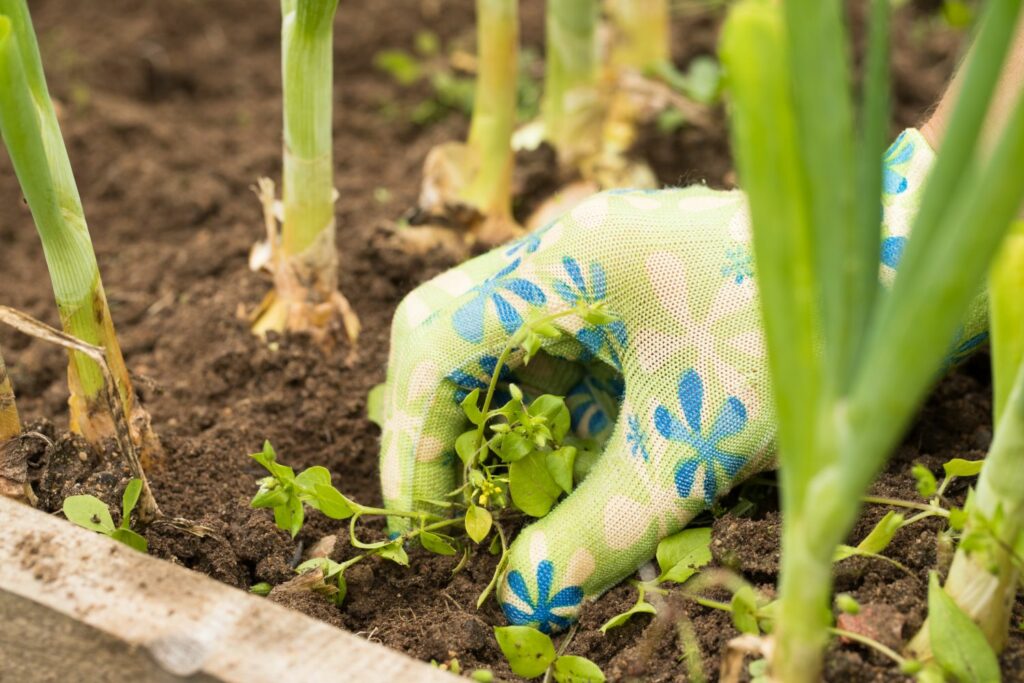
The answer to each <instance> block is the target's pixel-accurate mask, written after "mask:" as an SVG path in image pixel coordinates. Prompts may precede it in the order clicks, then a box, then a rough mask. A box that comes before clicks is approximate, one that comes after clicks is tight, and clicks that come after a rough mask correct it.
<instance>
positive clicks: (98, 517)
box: [63, 495, 115, 536]
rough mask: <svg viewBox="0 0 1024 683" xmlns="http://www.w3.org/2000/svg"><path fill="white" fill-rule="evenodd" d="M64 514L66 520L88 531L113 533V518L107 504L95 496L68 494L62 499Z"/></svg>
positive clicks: (108, 534)
mask: <svg viewBox="0 0 1024 683" xmlns="http://www.w3.org/2000/svg"><path fill="white" fill-rule="evenodd" d="M63 510H64V516H65V517H67V518H68V521H70V522H74V523H75V524H77V525H78V526H80V527H84V528H86V529H89V530H90V531H98V532H99V533H101V534H106V535H107V536H110V535H111V534H113V533H114V528H115V527H114V520H113V519H112V518H111V517H110V510H108V509H107V504H106V503H104V502H103V501H102V500H100V499H99V498H97V497H96V496H88V495H84V496H68V497H67V498H65V499H64V505H63Z"/></svg>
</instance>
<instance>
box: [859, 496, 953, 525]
mask: <svg viewBox="0 0 1024 683" xmlns="http://www.w3.org/2000/svg"><path fill="white" fill-rule="evenodd" d="M861 500H862V501H864V502H865V503H873V504H875V505H891V506H893V507H901V508H907V509H910V510H921V511H923V512H927V513H929V514H932V515H938V516H940V517H949V511H948V510H945V509H943V508H940V507H938V506H936V505H929V504H928V503H917V502H914V501H910V500H900V499H899V498H885V497H882V496H864V497H863V498H861ZM906 525H907V522H904V526H906Z"/></svg>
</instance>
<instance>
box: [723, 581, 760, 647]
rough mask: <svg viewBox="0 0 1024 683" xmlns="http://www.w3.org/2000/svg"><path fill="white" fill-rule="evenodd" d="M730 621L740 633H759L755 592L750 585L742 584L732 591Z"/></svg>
mask: <svg viewBox="0 0 1024 683" xmlns="http://www.w3.org/2000/svg"><path fill="white" fill-rule="evenodd" d="M730 604H731V607H732V623H733V625H734V626H735V627H736V630H738V631H739V632H740V633H749V634H751V635H755V636H757V635H760V634H761V628H760V627H759V626H758V624H757V594H756V593H754V589H753V588H751V587H750V586H744V587H743V588H740V589H739V590H738V591H736V592H735V593H733V595H732V602H731V603H730Z"/></svg>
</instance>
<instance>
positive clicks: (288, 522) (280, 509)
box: [274, 496, 306, 538]
mask: <svg viewBox="0 0 1024 683" xmlns="http://www.w3.org/2000/svg"><path fill="white" fill-rule="evenodd" d="M305 517H306V513H305V511H304V510H303V508H302V501H301V500H299V498H298V497H297V496H290V497H289V498H288V502H286V503H285V504H284V505H278V506H277V507H275V508H274V523H275V524H277V527H278V528H279V529H284V530H285V531H287V532H288V533H289V534H291V536H292V538H295V536H296V535H297V534H298V533H299V530H301V529H302V522H303V521H304V520H305Z"/></svg>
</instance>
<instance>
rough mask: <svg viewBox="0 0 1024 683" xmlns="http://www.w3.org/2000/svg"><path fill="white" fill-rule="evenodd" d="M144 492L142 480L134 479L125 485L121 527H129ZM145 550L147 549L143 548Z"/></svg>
mask: <svg viewBox="0 0 1024 683" xmlns="http://www.w3.org/2000/svg"><path fill="white" fill-rule="evenodd" d="M141 493H142V480H141V479H132V480H131V481H130V482H128V485H127V486H125V487H124V494H123V495H122V496H121V528H122V529H127V528H128V523H129V521H130V520H131V517H132V510H134V509H135V505H136V503H138V502H139V495H140V494H141ZM143 552H145V550H143Z"/></svg>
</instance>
